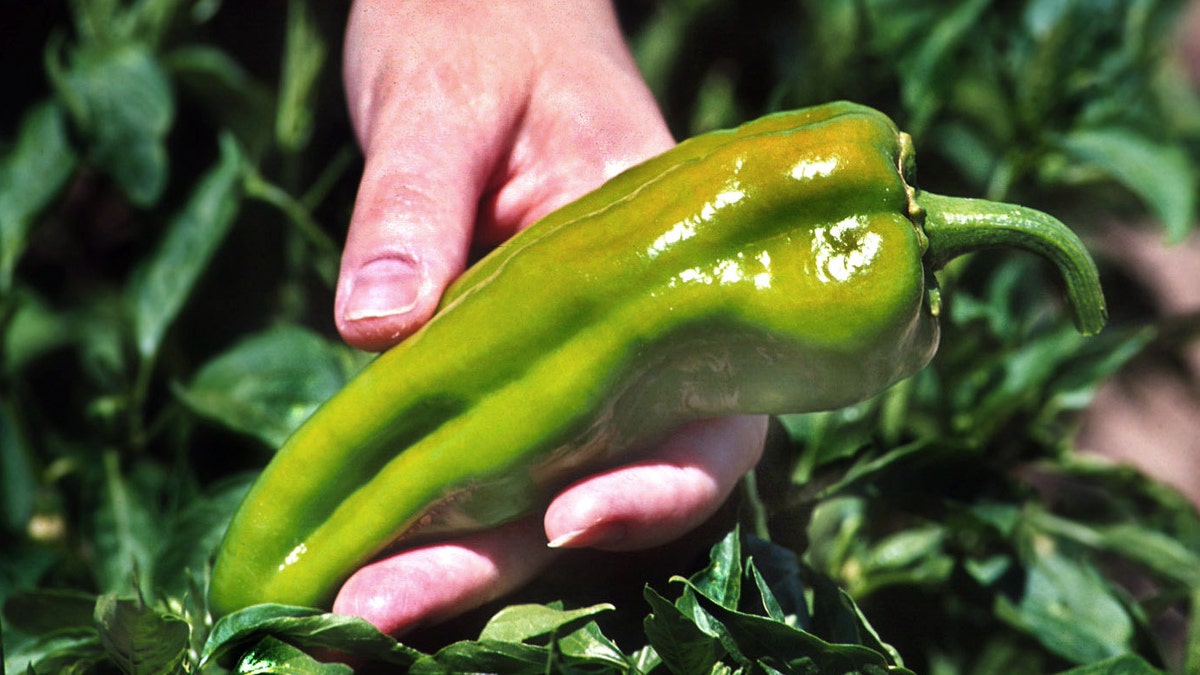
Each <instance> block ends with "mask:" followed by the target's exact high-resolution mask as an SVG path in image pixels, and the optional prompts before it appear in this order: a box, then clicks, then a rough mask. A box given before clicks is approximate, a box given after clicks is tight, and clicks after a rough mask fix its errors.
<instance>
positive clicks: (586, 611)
mask: <svg viewBox="0 0 1200 675" xmlns="http://www.w3.org/2000/svg"><path fill="white" fill-rule="evenodd" d="M612 609H615V608H614V607H613V606H612V605H608V604H604V605H595V606H592V607H582V608H580V609H573V610H562V609H554V608H551V607H547V606H545V605H512V606H510V607H506V608H504V609H502V610H500V612H498V613H497V614H496V615H495V616H493V617H492V618H491V620H489V621H488V623H487V625H486V626H484V627H483V631H482V632H481V633H480V634H479V639H481V640H496V641H500V642H525V641H527V640H529V639H531V638H535V637H541V636H543V635H548V634H550V633H552V632H554V631H557V630H562V629H564V628H567V627H569V626H571V625H572V624H578V623H581V622H585V621H589V620H591V618H592V617H593V616H595V615H596V614H599V613H600V612H606V611H611V610H612Z"/></svg>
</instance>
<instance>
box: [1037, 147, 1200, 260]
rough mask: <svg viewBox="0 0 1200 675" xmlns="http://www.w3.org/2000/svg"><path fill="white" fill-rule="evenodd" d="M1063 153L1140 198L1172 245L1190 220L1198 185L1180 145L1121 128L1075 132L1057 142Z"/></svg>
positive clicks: (1186, 231) (1193, 217) (1192, 219)
mask: <svg viewBox="0 0 1200 675" xmlns="http://www.w3.org/2000/svg"><path fill="white" fill-rule="evenodd" d="M1059 145H1060V147H1061V148H1062V150H1063V151H1064V152H1066V153H1067V154H1068V155H1070V156H1072V157H1074V158H1076V159H1077V160H1080V161H1083V162H1086V163H1089V164H1093V165H1095V166H1097V167H1098V168H1100V169H1102V170H1104V171H1105V172H1107V173H1108V175H1109V176H1111V177H1112V178H1113V180H1115V181H1117V182H1118V183H1120V184H1122V185H1124V186H1125V187H1126V188H1128V189H1129V190H1130V191H1132V192H1133V193H1134V194H1136V195H1138V196H1139V197H1141V198H1142V200H1143V201H1145V202H1146V205H1147V206H1148V207H1149V208H1150V210H1151V211H1152V212H1153V213H1154V214H1155V215H1156V216H1157V217H1158V218H1159V219H1160V220H1161V221H1162V223H1163V226H1164V227H1165V228H1166V231H1167V239H1168V241H1171V242H1178V241H1180V240H1182V239H1183V237H1184V236H1185V235H1186V234H1187V233H1188V232H1189V231H1190V230H1191V227H1192V224H1193V222H1194V221H1195V219H1196V194H1197V186H1198V184H1200V181H1198V178H1197V175H1196V172H1195V170H1194V169H1193V166H1192V163H1191V160H1190V159H1189V157H1188V155H1187V152H1186V150H1185V149H1184V147H1183V146H1182V144H1171V143H1160V142H1155V141H1153V140H1151V139H1150V138H1148V137H1146V136H1145V135H1144V134H1140V133H1138V132H1136V131H1134V130H1132V129H1126V128H1122V127H1107V128H1097V129H1078V130H1075V131H1072V132H1071V133H1069V134H1067V135H1066V136H1064V137H1062V138H1061V139H1060V140H1059Z"/></svg>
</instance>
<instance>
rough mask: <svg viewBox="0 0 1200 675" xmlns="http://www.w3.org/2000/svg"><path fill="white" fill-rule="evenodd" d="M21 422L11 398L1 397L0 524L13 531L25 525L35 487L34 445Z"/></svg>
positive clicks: (35, 490) (35, 492) (31, 508)
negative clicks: (27, 438) (0, 493)
mask: <svg viewBox="0 0 1200 675" xmlns="http://www.w3.org/2000/svg"><path fill="white" fill-rule="evenodd" d="M20 424H21V421H20V419H19V418H18V417H17V415H16V410H15V409H14V401H11V400H9V399H8V398H7V397H5V398H3V399H0V470H2V471H0V491H2V492H3V494H2V495H0V525H2V526H3V527H4V529H6V530H13V531H21V530H23V529H24V528H25V526H26V525H27V524H28V522H29V518H30V516H32V515H33V507H34V498H35V497H36V496H37V486H38V477H37V474H36V473H35V472H34V468H33V467H34V464H33V461H34V460H33V448H31V447H30V445H29V443H28V442H27V441H26V436H25V433H24V432H23V431H22V429H21V428H20V426H19V425H20Z"/></svg>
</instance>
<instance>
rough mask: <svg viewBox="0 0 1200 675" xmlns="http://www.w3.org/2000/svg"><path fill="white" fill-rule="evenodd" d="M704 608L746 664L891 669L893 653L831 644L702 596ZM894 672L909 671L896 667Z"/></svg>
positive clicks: (824, 669)
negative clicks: (800, 663) (802, 662)
mask: <svg viewBox="0 0 1200 675" xmlns="http://www.w3.org/2000/svg"><path fill="white" fill-rule="evenodd" d="M700 603H701V605H702V606H703V608H704V610H705V611H707V612H710V613H711V614H712V616H713V618H714V619H715V620H716V621H717V622H718V623H719V624H720V625H721V626H722V627H723V629H724V630H723V631H722V636H721V644H722V645H723V646H724V647H725V649H727V650H729V652H730V653H731V654H733V655H734V656H735V657H736V658H737V659H738V661H739V662H741V663H742V664H743V665H746V666H750V665H752V664H757V663H764V664H772V665H773V666H774V667H777V668H779V667H782V668H784V669H786V665H785V664H787V663H790V662H793V661H800V660H811V661H812V662H813V663H814V664H816V665H817V667H818V668H819V669H820V670H819V671H818V672H822V673H825V672H828V673H849V672H852V671H854V670H855V669H863V668H874V669H878V670H880V671H882V670H887V669H889V668H891V664H890V663H889V656H890V655H885V654H882V653H880V652H878V651H875V650H873V649H869V648H867V647H864V646H861V645H854V644H831V643H829V642H826V641H824V640H822V639H820V638H818V637H817V636H815V635H813V634H811V633H808V632H805V631H802V630H800V629H798V628H795V627H792V626H789V625H787V624H785V623H781V622H779V621H774V620H772V619H770V618H768V617H762V616H756V615H753V614H746V613H742V612H738V611H735V610H732V609H729V608H727V607H724V606H722V605H719V604H717V603H715V602H713V601H712V600H711V599H709V598H708V597H706V596H704V595H702V594H701V595H700ZM891 672H908V671H904V670H899V669H895V668H892V671H891Z"/></svg>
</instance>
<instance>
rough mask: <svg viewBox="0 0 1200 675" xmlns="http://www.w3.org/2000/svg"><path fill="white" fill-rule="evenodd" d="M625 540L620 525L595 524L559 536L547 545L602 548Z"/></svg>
mask: <svg viewBox="0 0 1200 675" xmlns="http://www.w3.org/2000/svg"><path fill="white" fill-rule="evenodd" d="M623 539H625V526H624V525H622V524H621V523H596V524H594V525H589V526H588V527H584V528H581V529H578V530H572V531H570V532H568V533H566V534H560V535H559V536H557V537H555V538H554V539H551V540H550V543H549V544H547V546H549V547H550V548H604V547H606V546H612V545H614V544H617V543H619V542H620V541H621V540H623Z"/></svg>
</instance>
